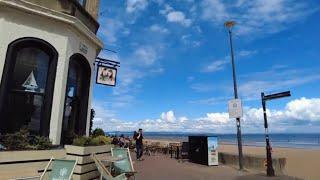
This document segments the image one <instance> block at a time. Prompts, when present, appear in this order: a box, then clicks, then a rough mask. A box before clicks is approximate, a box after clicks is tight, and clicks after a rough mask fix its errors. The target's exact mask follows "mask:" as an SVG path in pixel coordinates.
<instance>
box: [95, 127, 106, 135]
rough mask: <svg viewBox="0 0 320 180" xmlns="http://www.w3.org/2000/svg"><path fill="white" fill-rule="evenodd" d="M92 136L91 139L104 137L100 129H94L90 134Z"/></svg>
mask: <svg viewBox="0 0 320 180" xmlns="http://www.w3.org/2000/svg"><path fill="white" fill-rule="evenodd" d="M92 136H93V137H97V136H105V134H104V131H103V129H101V128H96V129H95V130H94V131H93V132H92Z"/></svg>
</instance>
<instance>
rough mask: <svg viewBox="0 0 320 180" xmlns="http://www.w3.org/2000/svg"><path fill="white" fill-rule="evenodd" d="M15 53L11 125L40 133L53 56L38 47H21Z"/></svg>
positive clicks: (10, 112) (11, 95)
mask: <svg viewBox="0 0 320 180" xmlns="http://www.w3.org/2000/svg"><path fill="white" fill-rule="evenodd" d="M16 53H17V54H16V55H17V56H16V61H15V66H14V69H13V73H12V74H11V75H10V76H11V77H12V78H10V79H12V82H11V83H12V85H11V88H10V90H9V103H8V106H7V110H6V112H7V115H8V116H7V117H8V118H9V119H10V122H9V127H10V128H11V129H12V130H14V131H17V130H19V129H20V128H21V127H23V126H26V127H28V129H30V130H31V132H32V133H35V134H39V133H40V129H41V119H42V111H43V105H44V95H45V89H46V83H47V77H48V68H49V61H50V57H49V55H48V54H46V53H45V52H44V51H42V50H40V49H37V48H22V49H20V50H19V51H17V52H16Z"/></svg>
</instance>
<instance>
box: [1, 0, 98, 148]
mask: <svg viewBox="0 0 320 180" xmlns="http://www.w3.org/2000/svg"><path fill="white" fill-rule="evenodd" d="M98 9H99V0H78V1H76V0H0V79H1V84H0V132H1V134H5V133H12V132H16V131H18V130H19V129H20V128H21V127H23V126H27V127H28V128H29V129H30V130H31V132H32V133H33V134H35V135H42V136H48V137H50V139H51V140H52V142H53V144H63V139H64V138H63V137H66V136H69V135H70V133H72V132H74V133H75V134H78V135H88V134H89V119H90V109H91V99H92V93H91V92H92V87H93V83H94V82H95V80H94V76H95V74H94V65H93V63H94V61H95V58H96V56H97V55H98V54H99V52H100V50H101V49H102V47H103V44H102V42H101V41H100V40H99V39H98V38H97V36H96V33H97V30H98V28H99V23H98V22H97V18H98Z"/></svg>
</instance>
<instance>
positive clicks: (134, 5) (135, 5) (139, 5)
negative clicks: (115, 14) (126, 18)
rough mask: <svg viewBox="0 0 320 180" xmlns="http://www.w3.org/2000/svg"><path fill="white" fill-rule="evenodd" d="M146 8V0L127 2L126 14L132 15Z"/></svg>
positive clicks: (130, 0) (128, 0)
mask: <svg viewBox="0 0 320 180" xmlns="http://www.w3.org/2000/svg"><path fill="white" fill-rule="evenodd" d="M147 6H148V1H147V0H127V7H126V11H127V12H128V13H133V12H136V11H140V10H144V9H145V8H146V7H147Z"/></svg>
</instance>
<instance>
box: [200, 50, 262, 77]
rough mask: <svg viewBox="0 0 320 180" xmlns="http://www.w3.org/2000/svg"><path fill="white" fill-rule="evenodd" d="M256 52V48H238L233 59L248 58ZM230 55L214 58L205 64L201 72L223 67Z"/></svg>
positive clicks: (218, 69) (215, 70) (217, 69)
mask: <svg viewBox="0 0 320 180" xmlns="http://www.w3.org/2000/svg"><path fill="white" fill-rule="evenodd" d="M257 53H258V51H257V50H240V51H239V52H236V54H235V59H236V60H237V59H244V58H249V57H251V56H254V55H256V54H257ZM230 61H231V60H230V56H225V57H224V58H222V59H218V60H215V61H213V62H211V63H210V64H208V65H206V66H205V67H204V68H203V69H202V72H217V71H221V70H223V69H225V67H226V65H227V64H228V63H229V62H230Z"/></svg>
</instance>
